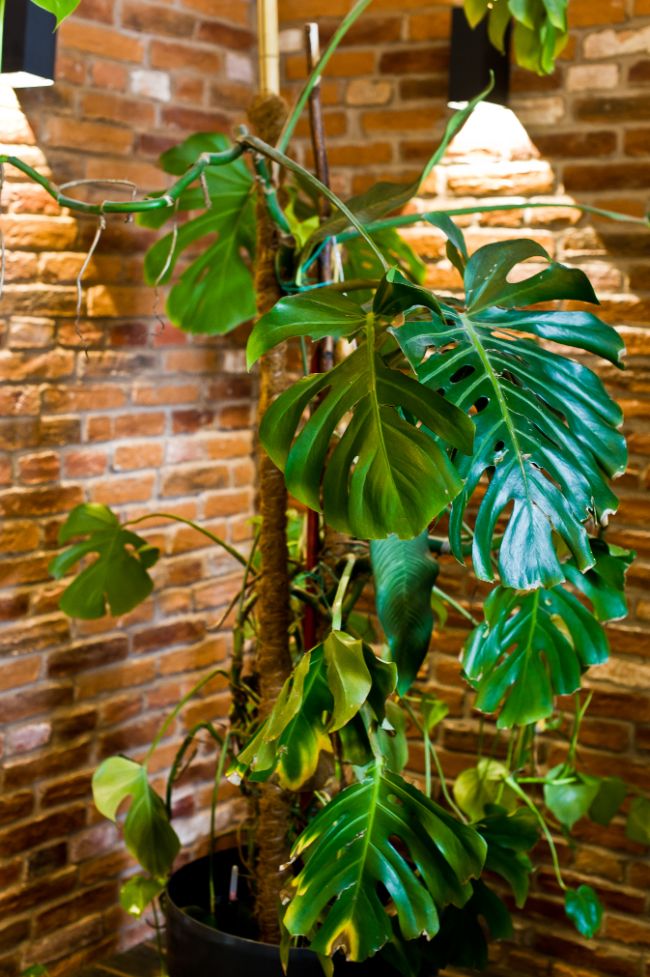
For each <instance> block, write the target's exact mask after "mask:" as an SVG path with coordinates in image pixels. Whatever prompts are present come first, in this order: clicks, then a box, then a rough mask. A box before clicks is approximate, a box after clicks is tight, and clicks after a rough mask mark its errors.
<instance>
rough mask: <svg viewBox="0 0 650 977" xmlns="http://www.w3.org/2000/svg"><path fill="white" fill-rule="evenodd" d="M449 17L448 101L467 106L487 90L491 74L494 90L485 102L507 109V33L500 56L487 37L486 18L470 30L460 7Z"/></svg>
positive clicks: (508, 78)
mask: <svg viewBox="0 0 650 977" xmlns="http://www.w3.org/2000/svg"><path fill="white" fill-rule="evenodd" d="M502 2H505V0H502ZM451 15H452V21H451V64H450V69H449V101H450V102H451V103H456V102H469V101H470V100H471V99H472V98H474V96H475V95H478V93H479V92H482V91H483V89H484V88H486V87H487V85H488V82H489V80H490V72H492V73H493V75H494V88H493V89H492V91H491V92H490V94H489V96H488V100H489V101H490V102H492V103H494V104H496V105H507V104H508V88H509V82H510V58H509V47H510V37H509V34H510V31H509V29H508V31H507V33H506V37H505V44H504V48H505V53H504V54H502V53H501V52H500V51H498V50H497V48H495V47H494V45H493V44H492V43H491V41H490V39H489V37H488V18H487V17H484V18H483V20H482V21H481V22H480V24H477V25H476V27H474V28H472V27H470V26H469V24H468V23H467V18H466V16H465V11H464V10H463V8H462V7H454V8H453V10H452V12H451Z"/></svg>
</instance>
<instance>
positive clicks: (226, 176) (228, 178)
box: [142, 133, 255, 333]
mask: <svg viewBox="0 0 650 977" xmlns="http://www.w3.org/2000/svg"><path fill="white" fill-rule="evenodd" d="M229 145H230V143H229V141H228V139H226V137H225V136H222V135H220V134H218V133H217V134H210V133H200V134H198V135H195V136H190V138H189V139H187V140H185V142H184V143H183V144H182V145H181V146H178V147H175V148H174V149H170V150H168V152H166V153H164V154H163V155H162V156H161V158H160V163H161V165H162V167H163V169H164V170H166V172H168V173H173V174H175V175H178V174H181V173H184V172H185V171H186V170H187V169H188V168H189V167H190V166H191V165H193V164H194V163H196V161H197V159H198V158H199V156H200V155H201V153H204V152H222V151H223V150H225V149H227V148H228V147H229ZM205 181H206V187H207V192H208V196H209V199H210V201H211V207H210V209H209V210H207V211H206V210H205V209H204V208H205V202H204V199H203V192H202V190H201V189H200V188H197V187H194V188H192V189H190V190H186V191H185V192H184V193H183V194H182V195H181V198H180V200H179V204H178V209H179V210H180V211H188V210H189V211H193V210H197V209H199V208H201V209H202V210H203V211H204V212H203V213H201V214H200V215H199V216H198V217H194V218H192V219H190V220H188V221H187V222H186V223H184V224H182V225H181V226H180V227H178V228H177V231H176V234H175V235H174V233H173V232H170V233H169V234H167V235H165V236H164V237H162V238H161V239H160V240H159V241H157V242H156V244H154V245H153V247H152V248H150V250H149V251H148V252H147V256H146V258H145V277H146V280H147V282H148V283H149V284H150V285H153V284H159V285H164V284H167V282H169V281H171V278H172V275H173V273H174V269H175V267H176V264H177V262H178V260H179V258H180V257H181V255H182V254H183V253H184V252H185V251H187V249H188V248H190V247H191V246H192V245H194V244H196V243H198V242H200V244H201V249H200V254H199V255H198V256H197V257H195V258H194V260H191V261H190V264H189V265H188V266H187V268H185V270H184V271H183V272H182V274H181V275H180V277H179V278H178V280H177V281H176V282H175V283H174V284H173V285H172V288H171V289H170V292H169V296H168V299H167V313H168V315H169V318H170V319H171V321H172V322H173V323H174V324H175V325H177V326H179V327H180V328H181V329H184V330H185V331H186V332H196V333H225V332H229V331H230V330H231V329H234V328H235V327H236V326H238V325H240V324H241V323H242V322H246V321H247V320H249V319H252V317H253V316H254V315H255V290H254V287H253V279H252V275H251V271H250V262H251V260H252V259H253V257H254V253H255V212H254V204H253V193H252V191H253V180H252V177H251V175H250V173H249V171H248V169H247V168H246V164H245V163H244V162H243V160H241V159H238V160H235V161H234V162H233V163H230V164H229V165H228V166H222V167H218V168H217V167H215V168H213V169H209V170H207V171H206V173H205ZM168 216H169V211H156V212H154V214H153V215H151V216H148V217H147V218H145V219H144V220H142V223H145V224H147V225H148V226H160V224H161V222H164V220H165V219H166V218H167V217H168ZM242 252H246V254H247V255H248V261H246V260H244V258H243V257H242Z"/></svg>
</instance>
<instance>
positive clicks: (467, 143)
mask: <svg viewBox="0 0 650 977" xmlns="http://www.w3.org/2000/svg"><path fill="white" fill-rule="evenodd" d="M466 105H467V102H450V103H449V107H450V108H452V109H463V108H465V106H466ZM531 148H532V143H531V141H530V136H529V135H528V133H527V132H526V130H525V129H524V127H523V125H522V124H521V122H520V121H519V119H518V118H517V116H516V115H515V113H514V112H513V111H512V109H509V108H508V107H507V106H506V105H496V104H495V103H494V102H479V104H478V105H477V106H476V108H475V109H474V111H473V112H472V114H471V115H470V117H469V119H468V120H467V122H466V123H465V125H464V126H463V128H462V129H461V130H460V132H459V133H458V134H457V135H456V136H454V139H453V142H452V143H451V145H450V147H449V150H448V153H449V155H452V156H465V155H467V154H469V153H476V152H477V151H478V150H481V149H482V150H485V151H486V152H490V153H496V154H497V155H499V156H501V157H502V158H504V159H522V158H523V159H529V158H530V156H531ZM533 155H535V156H537V155H538V153H537V151H536V150H533Z"/></svg>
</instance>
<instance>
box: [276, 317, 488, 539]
mask: <svg viewBox="0 0 650 977" xmlns="http://www.w3.org/2000/svg"><path fill="white" fill-rule="evenodd" d="M365 333H366V341H365V342H361V343H360V344H359V346H358V348H357V349H355V350H354V351H353V352H352V353H350V355H349V356H348V357H347V358H346V359H345V360H344V361H343V362H342V363H339V364H338V365H337V366H336V367H334V369H333V370H330V371H329V372H328V373H320V374H315V375H313V376H309V377H305V378H304V379H302V380H299V381H298V382H297V383H295V384H294V385H293V386H292V387H290V388H289V389H288V390H286V391H285V392H284V393H282V394H280V396H279V397H278V398H277V399H276V400H275V401H274V402H273V403H272V404H271V406H270V408H269V409H268V410H267V412H266V414H265V416H264V418H263V420H262V424H261V427H260V437H261V440H262V444H263V445H264V448H265V449H266V451H267V452H268V454H269V455H270V457H271V458H272V460H273V461H274V462H275V464H276V465H277V466H278V467H279V468H280V469H281V470H283V471H284V473H285V480H286V484H287V488H288V489H289V491H290V492H291V494H292V495H294V496H295V497H296V498H297V499H299V500H300V501H301V502H304V503H305V505H308V506H309V507H310V508H312V509H316V510H320V509H321V484H322V509H323V512H324V514H325V520H326V522H327V523H328V524H329V525H330V526H332V527H333V528H334V529H337V530H339V531H340V532H348V533H351V534H352V535H355V536H359V537H360V538H363V539H382V538H385V537H386V536H389V535H391V534H395V535H397V536H399V537H401V538H410V537H412V536H415V535H417V534H418V533H420V532H422V530H423V529H424V528H425V527H426V526H427V525H428V524H429V522H430V521H431V520H432V519H433V518H435V516H436V515H438V513H440V512H441V511H442V510H443V509H444V508H445V507H446V506H447V505H448V504H449V502H450V501H451V500H452V499H453V498H454V497H455V496H456V494H457V493H458V492H459V491H460V489H461V483H460V481H459V479H458V477H457V475H456V472H455V470H454V467H453V465H452V464H451V462H450V461H449V459H448V457H447V454H446V452H445V451H444V449H443V448H441V447H440V446H439V445H438V444H437V443H436V442H435V441H434V439H433V438H432V437H430V436H429V435H427V434H425V433H424V432H423V431H421V430H420V429H419V428H418V427H416V426H415V425H414V424H412V423H409V422H408V421H407V420H405V419H404V416H403V414H402V412H403V411H408V413H409V415H410V416H412V417H413V418H415V419H417V420H419V421H421V422H422V424H423V425H425V426H426V428H427V429H429V430H433V431H435V432H436V433H437V435H438V436H439V437H440V438H441V439H442V441H443V442H445V443H447V444H451V445H453V446H454V447H456V448H458V449H459V450H461V451H469V450H471V444H472V436H473V427H472V422H471V421H470V419H469V418H468V417H467V416H466V415H465V414H464V413H463V412H462V411H460V410H459V409H458V408H457V407H455V406H454V405H452V404H448V403H447V402H446V401H445V400H444V399H443V398H442V397H440V396H439V395H438V394H437V393H435V392H434V391H432V390H429V389H427V388H426V387H425V386H424V385H423V384H420V383H418V382H417V381H416V380H415V379H413V378H412V377H410V376H407V375H405V374H404V373H401V372H400V371H399V370H395V369H391V368H390V367H388V366H387V365H386V363H385V362H384V360H383V359H382V356H381V354H380V352H379V350H378V349H377V348H375V324H374V314H370V315H369V316H368V317H367V324H366V327H365ZM384 337H385V334H383V335H382V336H380V338H379V342H380V343H381V340H382V339H383V338H384ZM310 406H311V407H312V413H311V416H310V417H309V419H308V420H307V421H306V422H305V423H304V426H302V427H301V422H302V418H303V415H304V414H305V412H306V411H307V409H308V408H309V407H310ZM341 430H342V433H341Z"/></svg>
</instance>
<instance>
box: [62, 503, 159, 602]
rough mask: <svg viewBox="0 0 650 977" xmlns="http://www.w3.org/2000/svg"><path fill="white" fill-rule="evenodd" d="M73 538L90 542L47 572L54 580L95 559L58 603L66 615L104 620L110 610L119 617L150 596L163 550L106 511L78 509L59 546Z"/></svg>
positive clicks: (89, 505)
mask: <svg viewBox="0 0 650 977" xmlns="http://www.w3.org/2000/svg"><path fill="white" fill-rule="evenodd" d="M75 536H87V537H88V538H87V539H86V540H85V541H84V542H81V543H75V544H74V545H73V546H71V547H70V548H69V549H67V550H65V551H64V552H63V553H60V554H59V555H58V556H56V557H55V558H54V559H53V560H52V561H51V563H50V565H49V568H48V569H49V572H50V573H51V574H52V576H53V577H54V578H55V579H56V580H60V579H61V578H62V577H63V576H65V574H66V573H67V572H68V571H69V570H70V569H71V568H72V567H73V566H74V564H75V563H77V562H78V561H79V560H80V559H81V558H82V557H84V556H87V555H88V554H91V553H96V554H97V559H96V560H95V561H94V562H93V563H92V564H91V565H90V566H87V567H86V568H85V569H83V570H82V571H81V572H80V573H79V574H78V575H77V576H76V577H75V579H74V580H73V581H72V583H71V584H69V585H68V587H66V589H65V590H64V591H63V594H62V595H61V598H60V600H59V607H60V608H61V610H62V611H64V612H65V613H66V614H68V615H69V616H70V617H79V618H82V619H94V618H98V617H102V616H103V615H104V614H105V613H106V609H107V606H108V608H109V609H110V613H111V614H113V616H115V617H118V616H119V615H121V614H126V613H127V612H128V611H130V610H132V609H133V608H134V607H136V606H137V605H138V604H140V603H142V601H143V600H145V598H146V597H148V596H149V594H150V593H151V591H152V590H153V580H152V579H151V577H150V576H149V573H148V572H147V571H148V570H149V569H150V568H151V567H152V566H153V565H154V563H155V562H156V561H157V559H158V555H159V550H158V549H157V548H156V547H154V546H150V545H149V543H147V541H146V540H145V539H143V538H142V537H141V536H138V535H136V533H132V532H131V531H130V530H128V529H124V528H123V527H122V525H121V524H120V522H119V520H118V518H117V516H116V515H115V514H114V513H113V512H111V510H110V509H109V508H107V506H105V505H97V504H96V503H83V504H82V505H78V506H76V507H75V508H74V509H73V510H72V512H71V513H70V515H69V516H68V518H67V519H66V521H65V522H64V524H63V526H62V527H61V529H60V531H59V542H60V543H67V542H69V541H70V540H71V539H72V538H74V537H75Z"/></svg>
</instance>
